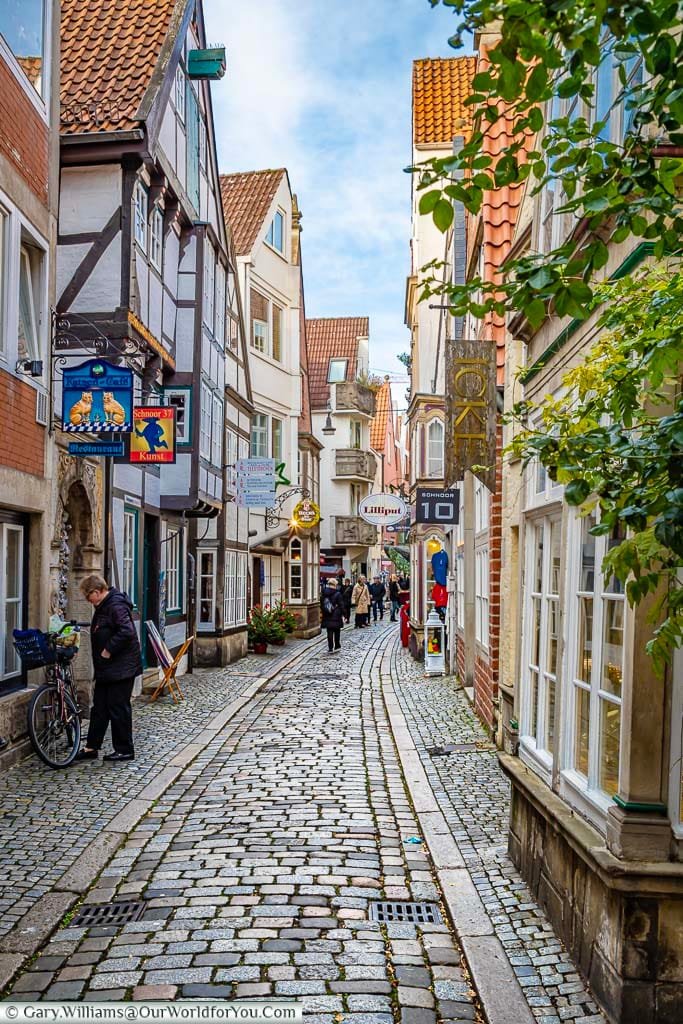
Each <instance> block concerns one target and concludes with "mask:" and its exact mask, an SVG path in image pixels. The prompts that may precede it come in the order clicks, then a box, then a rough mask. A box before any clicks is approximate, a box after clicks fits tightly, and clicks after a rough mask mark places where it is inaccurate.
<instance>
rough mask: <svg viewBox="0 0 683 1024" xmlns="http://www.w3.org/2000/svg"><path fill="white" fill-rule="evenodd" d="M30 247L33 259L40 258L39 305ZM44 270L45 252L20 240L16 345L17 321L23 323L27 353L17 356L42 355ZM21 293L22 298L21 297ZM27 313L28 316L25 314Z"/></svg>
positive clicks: (35, 357)
mask: <svg viewBox="0 0 683 1024" xmlns="http://www.w3.org/2000/svg"><path fill="white" fill-rule="evenodd" d="M30 249H33V250H34V252H35V253H36V254H37V256H35V257H33V259H34V260H35V259H39V260H40V270H39V274H38V281H37V282H35V284H37V285H38V288H37V291H38V296H39V302H40V305H36V288H35V287H34V280H33V276H34V273H35V268H34V265H33V262H32V257H31V252H30V251H29V250H30ZM44 271H45V253H44V251H43V250H42V249H39V248H37V247H36V246H32V245H29V244H28V243H25V242H24V241H22V243H21V246H20V248H19V306H18V317H17V346H18V343H19V330H18V328H19V321H22V322H23V324H24V338H25V341H26V347H27V355H26V356H22V355H19V358H20V359H21V358H27V359H40V358H41V356H42V344H41V335H42V331H41V327H42V319H43V317H42V292H43V287H42V278H43V276H44ZM22 295H23V299H22ZM26 313H28V317H27V316H26Z"/></svg>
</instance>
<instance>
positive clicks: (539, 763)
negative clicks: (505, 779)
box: [519, 736, 553, 787]
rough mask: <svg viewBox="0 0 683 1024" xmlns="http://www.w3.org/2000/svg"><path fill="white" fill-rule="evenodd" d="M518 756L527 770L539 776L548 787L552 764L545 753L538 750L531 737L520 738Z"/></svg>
mask: <svg viewBox="0 0 683 1024" xmlns="http://www.w3.org/2000/svg"><path fill="white" fill-rule="evenodd" d="M519 756H520V758H521V760H522V761H523V762H524V764H525V765H526V766H527V768H531V770H532V771H533V772H534V773H535V774H536V775H538V776H539V778H541V779H542V780H543V782H545V784H546V785H547V786H549V787H552V781H553V762H552V758H551V757H550V755H549V754H547V753H546V751H543V750H539V749H538V748H537V746H536V742H535V740H533V739H532V738H531V736H522V737H521V738H520V741H519Z"/></svg>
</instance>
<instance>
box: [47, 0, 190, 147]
mask: <svg viewBox="0 0 683 1024" xmlns="http://www.w3.org/2000/svg"><path fill="white" fill-rule="evenodd" d="M180 3H181V0H62V3H61V27H60V39H61V100H62V132H63V133H66V134H78V133H82V132H98V131H101V132H104V131H124V130H130V129H131V128H135V127H137V126H138V124H139V122H138V120H137V118H136V114H137V112H138V107H139V106H140V103H141V101H142V98H143V96H144V94H145V92H146V90H147V87H148V86H149V84H150V81H151V78H152V73H153V71H154V69H155V67H156V65H157V62H158V60H159V56H160V54H161V48H162V45H163V42H164V40H165V38H166V36H167V33H168V30H169V27H170V25H171V19H172V15H173V12H174V9H175V8H176V6H177V5H178V4H180ZM182 6H183V7H184V6H185V4H184V3H183V4H182Z"/></svg>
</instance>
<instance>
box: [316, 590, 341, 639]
mask: <svg viewBox="0 0 683 1024" xmlns="http://www.w3.org/2000/svg"><path fill="white" fill-rule="evenodd" d="M328 602H329V604H331V605H332V610H331V611H327V610H326V607H325V606H326V604H327V603H328ZM320 607H321V609H322V613H323V621H322V626H323V629H339V628H340V627H341V626H343V625H344V599H343V598H342V595H341V594H340V593H339V590H338V589H337V588H336V587H325V589H324V590H323V592H322V596H321V599H320Z"/></svg>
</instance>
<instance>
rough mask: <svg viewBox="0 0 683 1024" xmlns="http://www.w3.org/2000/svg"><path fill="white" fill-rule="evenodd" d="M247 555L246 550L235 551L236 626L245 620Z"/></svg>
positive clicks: (244, 622)
mask: <svg viewBox="0 0 683 1024" xmlns="http://www.w3.org/2000/svg"><path fill="white" fill-rule="evenodd" d="M247 562H248V556H247V552H246V551H238V552H237V607H236V611H235V616H236V621H235V625H236V626H244V625H246V622H247V573H248V565H247Z"/></svg>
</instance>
